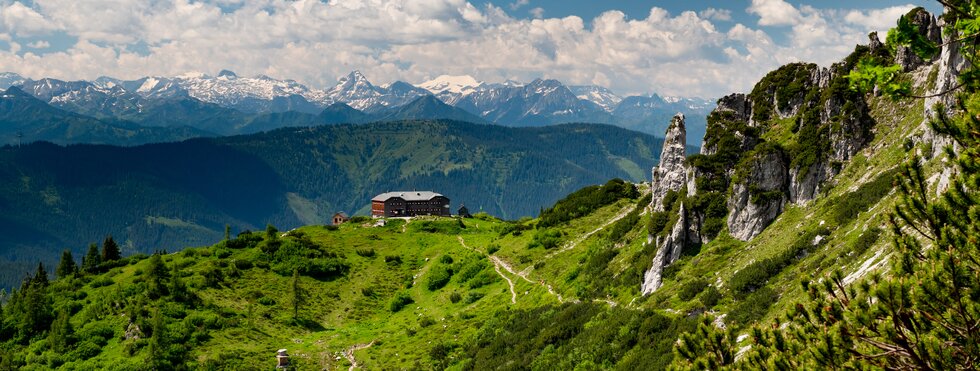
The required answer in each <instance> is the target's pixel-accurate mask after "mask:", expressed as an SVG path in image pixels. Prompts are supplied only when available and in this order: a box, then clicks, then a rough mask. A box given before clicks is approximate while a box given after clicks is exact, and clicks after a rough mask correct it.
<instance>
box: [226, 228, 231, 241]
mask: <svg viewBox="0 0 980 371" xmlns="http://www.w3.org/2000/svg"><path fill="white" fill-rule="evenodd" d="M228 240H231V224H225V241H228Z"/></svg>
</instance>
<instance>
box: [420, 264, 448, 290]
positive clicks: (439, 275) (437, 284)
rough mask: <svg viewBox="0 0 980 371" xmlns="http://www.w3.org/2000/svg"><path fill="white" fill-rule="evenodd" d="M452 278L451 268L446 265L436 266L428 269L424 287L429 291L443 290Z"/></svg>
mask: <svg viewBox="0 0 980 371" xmlns="http://www.w3.org/2000/svg"><path fill="white" fill-rule="evenodd" d="M452 278H453V268H452V267H450V266H448V265H446V264H436V265H434V266H432V268H430V269H429V273H428V278H426V281H425V287H426V288H427V289H429V291H436V290H438V289H441V288H443V287H444V286H446V284H447V283H449V280H450V279H452Z"/></svg>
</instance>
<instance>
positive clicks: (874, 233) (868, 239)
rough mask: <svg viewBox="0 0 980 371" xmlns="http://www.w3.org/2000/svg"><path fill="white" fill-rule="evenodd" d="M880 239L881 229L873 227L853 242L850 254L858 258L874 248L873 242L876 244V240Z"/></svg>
mask: <svg viewBox="0 0 980 371" xmlns="http://www.w3.org/2000/svg"><path fill="white" fill-rule="evenodd" d="M880 237H881V228H878V227H874V228H871V229H868V230H867V231H864V233H862V234H861V236H859V237H858V238H857V240H855V241H854V245H853V246H851V252H852V254H854V255H853V256H860V255H861V254H864V252H865V251H868V249H869V248H871V246H874V244H875V242H878V238H880Z"/></svg>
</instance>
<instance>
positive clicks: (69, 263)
mask: <svg viewBox="0 0 980 371" xmlns="http://www.w3.org/2000/svg"><path fill="white" fill-rule="evenodd" d="M75 273H78V265H76V264H75V258H74V257H73V256H71V250H68V249H65V250H64V251H62V252H61V261H60V262H58V268H57V269H55V271H54V274H55V276H57V277H58V278H65V277H68V276H71V275H73V274H75Z"/></svg>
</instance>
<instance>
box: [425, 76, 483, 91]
mask: <svg viewBox="0 0 980 371" xmlns="http://www.w3.org/2000/svg"><path fill="white" fill-rule="evenodd" d="M480 85H483V82H480V81H477V80H476V79H475V78H473V76H469V75H462V76H451V75H441V76H439V77H436V78H434V79H432V80H429V81H426V82H423V83H420V84H418V85H416V86H418V87H420V88H422V89H425V90H428V91H429V92H431V93H432V94H439V93H446V92H448V93H455V94H462V95H468V94H472V93H473V92H474V91H476V88H477V87H479V86H480Z"/></svg>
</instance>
